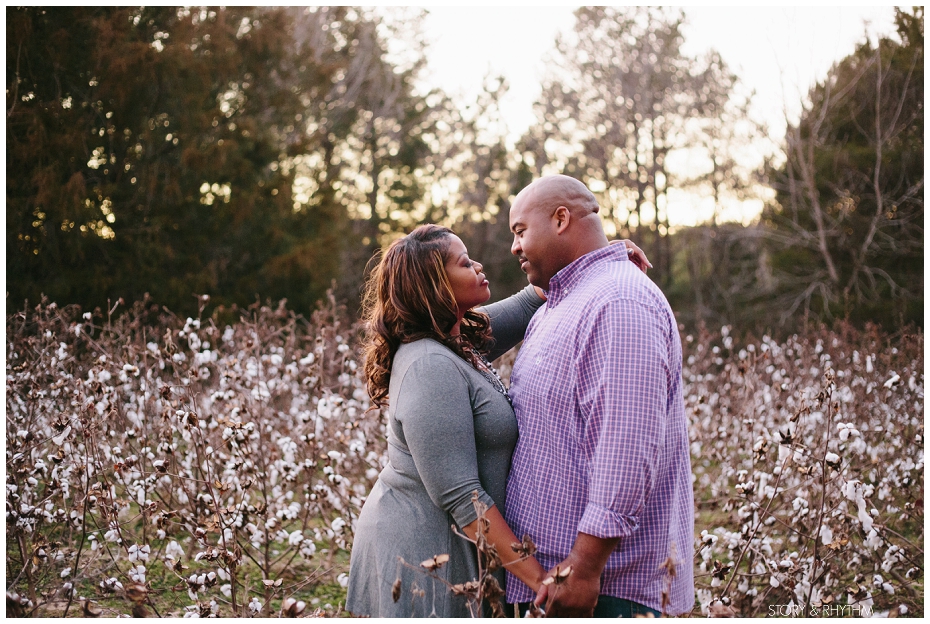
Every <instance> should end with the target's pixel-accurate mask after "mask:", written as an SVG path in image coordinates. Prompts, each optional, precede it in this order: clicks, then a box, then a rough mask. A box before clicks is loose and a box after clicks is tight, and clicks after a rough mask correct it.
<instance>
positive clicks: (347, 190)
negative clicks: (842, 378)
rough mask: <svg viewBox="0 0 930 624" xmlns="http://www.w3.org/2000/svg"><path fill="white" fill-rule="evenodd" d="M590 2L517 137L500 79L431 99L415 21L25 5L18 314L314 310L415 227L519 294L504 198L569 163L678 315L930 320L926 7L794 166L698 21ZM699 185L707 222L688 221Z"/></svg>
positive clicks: (350, 291)
mask: <svg viewBox="0 0 930 624" xmlns="http://www.w3.org/2000/svg"><path fill="white" fill-rule="evenodd" d="M576 16H577V23H576V26H575V32H574V33H572V34H571V36H569V37H565V38H563V39H560V40H559V41H557V42H556V46H555V50H554V53H553V60H552V63H551V64H550V67H551V69H550V72H549V75H548V76H547V77H546V79H545V82H544V84H543V85H542V87H543V90H542V94H541V96H540V98H539V101H538V103H537V104H536V113H537V123H536V124H535V125H534V126H533V127H531V128H530V129H529V130H528V131H527V132H526V133H525V135H524V136H523V137H522V138H521V139H520V140H519V141H518V142H517V144H516V145H515V146H513V147H509V146H508V145H507V143H506V141H505V138H504V136H505V133H504V130H503V128H504V126H505V123H506V120H505V119H502V116H501V113H500V109H499V106H498V104H499V102H500V99H501V97H502V95H503V94H504V93H506V90H507V85H506V83H505V82H504V81H503V80H501V79H499V78H495V77H493V76H489V77H488V79H487V81H486V84H485V89H484V91H483V92H482V93H481V94H480V95H479V96H478V97H477V98H476V99H474V100H473V101H470V102H458V101H454V100H453V99H452V98H450V97H449V96H447V95H446V94H444V93H442V92H440V91H438V90H431V91H424V90H423V88H422V85H421V83H420V82H419V80H418V78H419V76H420V74H421V72H422V70H423V69H424V67H425V65H426V54H427V50H426V45H425V38H424V36H423V33H422V31H421V26H422V18H423V14H422V12H421V11H418V10H414V9H405V10H403V11H400V12H393V13H387V14H385V13H378V12H376V11H375V10H368V9H358V8H350V7H314V8H248V7H227V8H216V9H200V8H190V9H178V8H169V7H149V8H120V7H60V8H58V7H56V8H51V7H26V8H8V9H7V44H6V45H7V232H6V235H7V307H8V309H15V308H18V307H20V306H21V305H22V302H23V301H24V300H28V301H30V302H33V303H35V302H37V301H38V299H39V298H40V297H41V296H42V295H45V296H47V297H49V298H50V299H52V300H55V301H58V302H60V303H78V304H81V305H82V306H84V307H86V308H91V307H94V306H100V307H101V308H102V307H103V306H107V305H110V306H111V307H112V305H113V304H114V303H115V302H116V301H117V300H118V299H119V298H123V299H124V301H126V302H127V303H128V302H130V301H134V300H138V299H141V298H142V297H143V296H144V294H145V293H149V295H150V296H151V298H152V300H153V301H155V302H157V303H159V304H162V305H165V306H167V307H168V308H170V309H172V310H175V311H177V312H179V313H192V312H193V311H196V310H197V309H198V306H199V305H200V304H201V303H202V300H198V299H197V296H199V295H205V294H206V295H210V297H211V300H210V311H212V310H214V309H226V310H228V309H230V308H231V307H232V306H234V305H238V306H244V305H248V304H250V303H252V302H254V301H256V299H259V300H263V301H264V300H272V301H276V300H279V299H282V298H286V299H287V300H288V306H289V307H291V308H294V309H296V310H298V311H300V312H304V313H306V312H309V311H310V310H312V309H313V308H314V306H315V303H316V301H317V300H319V299H320V298H321V297H322V296H323V295H324V293H325V291H326V290H327V289H328V288H330V287H331V286H332V284H333V283H335V284H336V292H337V296H338V297H339V298H341V299H344V300H346V301H349V302H350V308H351V307H352V302H353V301H356V300H357V297H358V292H359V287H360V285H361V282H362V278H363V274H364V268H365V265H366V263H367V262H368V260H369V259H370V258H371V257H372V255H373V254H374V253H375V252H376V251H377V249H379V248H380V247H381V246H382V245H384V244H385V243H387V242H389V241H390V240H392V239H393V238H394V237H396V236H398V235H400V234H401V233H403V232H406V231H409V229H411V228H412V227H414V226H415V225H417V224H419V223H423V222H439V223H443V224H446V225H449V226H451V227H453V228H454V229H456V231H458V232H460V233H461V234H462V237H463V239H464V240H465V242H466V244H467V245H468V246H469V249H470V251H471V253H472V255H473V256H474V257H476V258H479V259H481V260H482V262H483V263H484V264H485V266H486V270H487V272H488V275H489V278H490V279H491V280H492V284H493V290H494V294H495V296H504V295H506V294H509V293H510V292H513V291H514V290H516V289H517V288H519V287H520V286H521V285H522V284H523V283H525V276H524V275H523V274H522V273H521V272H520V271H519V268H518V266H517V264H516V262H515V261H514V260H513V258H512V257H511V256H510V254H509V247H510V234H509V232H508V228H507V211H508V208H509V199H510V198H511V197H512V196H513V194H514V193H515V192H516V191H518V190H519V189H520V188H522V187H523V186H525V185H526V184H527V183H529V182H530V181H531V180H532V179H533V178H535V177H537V176H539V175H542V174H546V173H555V172H563V173H566V174H569V175H573V176H576V177H578V178H580V179H582V180H583V181H584V182H586V183H587V184H588V185H589V187H590V188H591V189H592V190H593V191H595V193H596V194H597V195H598V198H599V200H600V202H601V205H602V207H603V214H604V217H605V225H606V226H607V228H608V230H609V231H610V232H611V233H612V234H615V235H617V236H625V237H627V236H628V237H632V238H634V239H635V240H636V241H637V242H638V243H640V244H641V245H642V246H643V247H644V248H645V249H646V251H647V253H648V254H649V256H650V258H651V259H652V260H653V264H654V265H655V266H656V269H655V271H654V272H653V277H654V279H656V281H658V282H659V283H660V284H661V285H662V287H663V288H664V289H665V291H666V292H667V293H668V294H669V297H670V299H671V300H672V303H673V307H675V309H676V312H677V313H678V314H679V317H680V318H681V319H682V321H684V322H686V323H689V324H693V323H699V322H702V321H703V322H707V323H712V324H718V323H719V324H724V323H726V324H735V325H737V326H745V327H761V326H775V325H778V326H782V327H791V326H793V325H794V324H796V323H797V321H798V320H799V319H803V318H819V319H824V320H829V319H831V318H837V317H840V318H849V319H852V320H854V321H857V322H863V321H867V320H872V321H877V322H880V323H882V324H885V325H886V326H887V325H891V326H895V325H898V324H901V323H906V322H916V323H918V324H919V323H921V319H922V315H923V246H922V244H923V229H922V228H923V79H922V77H923V9H922V8H916V9H914V10H913V11H912V12H906V11H901V10H898V11H897V23H898V34H897V37H896V38H886V39H882V40H881V41H879V42H878V44H877V45H876V46H872V45H871V44H869V43H868V42H864V43H863V44H862V45H860V46H859V48H857V50H856V51H855V52H854V53H853V54H852V55H850V56H849V57H847V58H846V59H843V60H842V61H840V62H839V63H838V64H837V65H836V66H835V67H834V68H833V69H832V70H831V72H830V74H829V75H828V77H827V79H826V80H825V81H824V82H823V83H822V84H819V85H817V86H815V88H814V89H813V90H812V91H811V93H810V95H809V98H808V100H807V101H806V102H805V104H804V111H803V113H802V115H801V120H800V123H798V124H796V125H794V126H790V127H789V128H788V132H787V135H786V137H785V139H784V143H783V145H782V148H781V151H782V154H781V155H775V156H773V157H769V158H766V159H764V160H760V161H759V163H758V166H755V165H753V166H749V167H747V166H746V165H745V164H742V163H744V162H745V158H741V157H740V153H741V152H745V151H746V150H748V149H753V146H755V145H757V144H758V142H759V140H760V139H761V138H762V137H763V130H762V129H761V128H760V127H759V126H758V125H757V124H755V123H753V121H752V119H751V116H750V114H749V105H750V101H751V97H750V94H748V93H747V92H746V89H745V88H744V87H743V86H742V85H740V84H739V81H738V79H737V78H736V77H735V75H733V74H732V72H731V71H730V70H729V69H728V68H727V66H726V64H725V63H724V62H723V60H722V59H721V58H720V57H719V55H717V54H715V53H709V54H707V55H706V56H703V57H700V58H695V57H691V56H688V55H687V54H685V53H684V52H683V51H682V49H681V47H682V43H683V38H682V32H681V30H682V23H683V20H684V15H683V14H681V13H680V12H677V11H671V10H667V9H655V8H645V7H631V8H623V9H614V8H605V7H597V8H581V9H578V11H577V12H576ZM389 42H392V45H391V46H389ZM399 43H402V44H403V45H402V47H401V49H400V50H399V51H398V49H397V46H398V44H399ZM682 155H687V156H688V160H689V162H691V163H692V166H691V167H690V168H688V169H685V168H683V167H682V166H681V164H680V162H681V160H682ZM695 162H696V163H700V164H699V165H697V166H693V163H695ZM766 189H774V190H775V193H774V199H772V198H771V195H772V193H771V192H770V191H769V192H768V193H767V192H766ZM686 192H687V193H693V194H697V195H700V196H703V197H706V198H710V201H712V204H713V206H714V211H713V215H712V216H711V218H710V219H709V220H708V221H707V223H706V224H705V225H702V226H700V227H696V228H679V229H677V230H676V229H675V228H674V227H673V226H674V224H673V223H670V220H669V199H670V195H672V196H674V195H676V194H678V196H680V194H681V193H686ZM750 198H757V199H765V198H768V199H766V201H767V203H766V208H765V211H764V213H763V215H762V217H761V219H760V220H759V221H758V222H757V223H755V224H753V225H751V226H749V227H743V226H741V225H735V224H733V223H727V222H723V221H721V219H719V218H718V213H720V212H722V211H723V207H724V206H725V205H728V204H731V203H732V202H735V201H742V200H746V199H750Z"/></svg>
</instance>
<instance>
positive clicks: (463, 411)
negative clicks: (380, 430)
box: [394, 353, 494, 527]
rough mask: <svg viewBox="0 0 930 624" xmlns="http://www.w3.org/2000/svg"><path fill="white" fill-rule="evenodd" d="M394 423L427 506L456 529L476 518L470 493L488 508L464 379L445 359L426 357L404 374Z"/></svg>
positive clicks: (489, 498)
mask: <svg viewBox="0 0 930 624" xmlns="http://www.w3.org/2000/svg"><path fill="white" fill-rule="evenodd" d="M394 417H395V419H397V420H398V422H400V424H401V426H402V427H403V434H404V438H405V440H406V444H407V448H408V449H409V451H410V455H411V456H412V457H413V462H414V464H415V465H416V469H417V473H418V474H419V475H420V479H421V481H422V482H423V485H424V487H425V488H426V492H427V494H428V495H429V497H430V500H432V501H433V503H434V504H435V505H436V506H437V507H440V508H441V509H443V510H445V511H446V512H448V513H449V514H451V515H452V517H453V518H454V519H455V522H456V523H457V524H458V525H459V527H464V526H466V525H468V524H471V523H472V522H474V521H475V519H476V518H477V517H478V516H477V513H476V512H475V508H474V505H473V504H472V502H471V495H472V492H474V491H476V490H477V492H478V498H479V500H480V501H481V502H483V503H484V504H485V505H487V506H488V507H489V508H490V507H491V506H493V505H494V501H493V500H492V499H491V497H490V496H489V495H488V494H487V492H485V491H484V488H483V487H482V485H481V481H480V479H479V477H478V452H477V449H476V447H475V419H474V415H473V412H472V408H471V400H470V391H469V385H468V380H467V379H466V378H465V376H464V374H463V372H462V371H461V370H460V369H459V368H458V367H457V366H456V365H455V364H454V363H453V362H452V360H451V359H450V358H449V356H446V355H443V354H439V353H431V354H428V355H424V356H423V357H421V358H419V359H417V360H416V361H415V362H413V363H412V364H411V365H410V368H409V369H408V370H407V372H406V374H405V376H404V381H403V383H402V385H401V388H400V391H399V392H398V396H397V407H396V409H395V411H394Z"/></svg>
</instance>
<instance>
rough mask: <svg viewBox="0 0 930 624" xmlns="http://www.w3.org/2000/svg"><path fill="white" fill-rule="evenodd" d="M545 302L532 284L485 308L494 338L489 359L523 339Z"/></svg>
mask: <svg viewBox="0 0 930 624" xmlns="http://www.w3.org/2000/svg"><path fill="white" fill-rule="evenodd" d="M544 303H545V300H543V299H540V298H539V295H537V294H536V290H535V289H534V288H533V286H532V284H530V285H528V286H527V287H526V288H524V289H523V290H521V291H520V292H518V293H516V294H514V295H511V296H510V297H507V298H506V299H503V300H501V301H498V302H497V303H492V304H491V305H489V306H485V307H484V308H483V309H484V312H485V313H486V314H487V315H488V316H489V317H490V319H491V335H492V336H493V338H494V346H493V347H492V348H491V353H490V355H489V356H488V359H489V360H495V359H497V358H499V357H500V356H502V355H503V354H505V353H507V351H509V350H510V349H512V348H513V347H514V346H516V344H517V343H518V342H520V341H521V340H523V337H524V336H525V335H526V328H527V326H528V325H529V324H530V319H532V318H533V314H535V313H536V310H538V309H539V308H540V307H541V306H542V304H544Z"/></svg>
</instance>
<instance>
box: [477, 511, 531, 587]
mask: <svg viewBox="0 0 930 624" xmlns="http://www.w3.org/2000/svg"><path fill="white" fill-rule="evenodd" d="M485 518H487V520H488V523H489V525H490V527H489V528H488V532H487V535H486V536H485V537H486V538H487V540H488V543H489V544H491V545H492V546H494V548H496V549H497V554H498V555H500V558H501V561H503V562H504V565H505V566H507V569H508V570H509V571H510V573H511V574H513V575H514V576H516V577H517V578H518V579H520V580H521V581H523V582H524V583H525V584H526V585H527V586H528V587H529V588H530V589H532V590H533V591H534V592H538V591H539V587H540V584H541V583H542V581H543V579H544V578H545V577H546V570H545V569H544V568H543V567H542V566H541V565H540V564H539V562H538V561H536V557H527V558H525V559H523V560H522V561H520V557H521V555H520V553H516V552H514V550H513V548H511V544H515V543H519V542H520V540H519V539H517V536H516V535H514V534H513V531H511V530H510V527H509V526H508V525H507V521H506V520H504V516H503V515H501V512H500V511H499V510H498V509H497V505H494V506H492V507H490V508H489V509H488V511H487V512H486V513H485ZM478 522H480V520H475V521H474V522H472V523H471V524H469V525H467V526H464V527H462V530H463V531H465V535H467V536H468V537H470V538H471V539H476V537H477V535H478Z"/></svg>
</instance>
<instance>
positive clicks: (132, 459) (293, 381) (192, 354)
mask: <svg viewBox="0 0 930 624" xmlns="http://www.w3.org/2000/svg"><path fill="white" fill-rule="evenodd" d="M343 319H344V317H342V316H340V313H339V312H338V311H337V310H336V309H335V308H334V307H333V308H330V309H328V310H322V311H321V312H319V313H317V315H315V316H314V318H312V319H310V320H303V319H300V318H298V317H295V316H294V315H293V314H290V313H287V312H286V311H285V310H283V308H278V309H274V308H267V307H260V308H256V309H253V311H252V313H251V314H250V315H249V316H248V317H247V318H244V319H243V320H241V321H240V322H238V323H235V324H231V325H229V326H220V325H217V324H216V323H215V322H214V321H213V320H211V319H203V318H187V319H186V320H184V319H178V318H176V317H173V316H171V315H166V314H162V313H161V312H160V311H158V310H157V309H154V308H148V307H147V306H145V305H143V304H142V303H140V304H137V305H136V306H135V307H134V308H133V309H132V310H131V311H130V312H127V313H126V314H125V315H124V316H122V317H117V316H114V315H107V314H106V313H103V314H101V313H100V311H96V312H93V313H80V312H79V311H77V310H76V309H75V308H73V307H72V308H65V309H61V308H59V307H58V306H56V305H55V304H47V305H45V304H43V305H41V306H39V307H37V308H36V309H35V310H30V311H27V312H24V313H22V314H21V315H20V316H19V317H17V318H12V317H11V318H10V319H8V330H9V331H8V332H7V341H8V342H7V349H8V353H9V355H10V359H9V367H8V375H7V413H8V418H9V422H10V423H11V426H8V428H7V448H8V455H7V461H8V466H11V465H12V466H14V469H13V470H11V471H8V472H9V474H8V479H7V500H8V505H7V525H8V539H10V538H11V537H13V538H16V541H15V542H13V543H16V544H17V545H18V547H19V549H20V551H21V552H20V553H19V558H18V561H19V564H18V565H19V566H20V568H19V569H20V570H24V569H25V568H24V566H23V563H24V562H25V561H27V560H28V561H30V566H31V568H32V569H33V570H36V569H38V570H43V571H44V570H49V571H50V572H53V574H52V576H49V575H47V574H45V573H44V572H43V574H42V576H41V577H39V576H36V575H35V574H32V573H29V572H30V571H29V570H26V571H25V572H20V573H19V577H18V578H17V579H14V580H15V582H16V583H18V584H19V585H23V587H24V590H25V591H24V592H20V593H19V594H17V595H18V596H19V595H27V596H33V595H34V596H36V597H38V595H39V593H43V592H44V593H43V595H46V596H49V599H51V598H52V597H54V595H53V593H50V592H49V591H48V587H46V586H45V585H46V584H47V583H48V582H50V581H49V579H57V582H58V583H59V592H58V594H55V595H65V594H64V593H62V592H64V591H65V590H70V589H71V588H72V587H73V583H74V581H73V580H72V579H91V578H93V577H94V576H95V575H101V576H99V577H98V578H97V579H96V581H95V585H96V586H97V588H98V592H99V594H98V595H96V596H91V597H86V596H85V597H80V596H73V600H71V601H70V602H69V603H68V604H67V606H66V610H69V611H70V612H71V613H74V612H75V610H78V611H77V612H78V613H80V610H81V609H83V610H85V615H88V614H90V615H93V614H94V613H96V612H97V611H98V610H99V609H100V605H99V604H97V603H96V602H95V601H96V600H100V599H103V597H104V596H116V597H122V598H123V599H125V601H126V605H127V610H130V609H135V611H133V613H137V612H142V611H138V610H139V609H140V608H145V609H148V610H151V609H154V608H155V605H154V603H152V602H151V601H150V600H149V598H148V595H149V591H150V587H151V584H152V583H153V582H154V581H155V580H156V579H158V580H160V581H162V582H163V581H165V580H167V582H169V583H175V584H182V585H183V586H185V587H186V590H187V591H188V592H189V593H188V594H186V595H185V600H190V601H192V602H195V604H190V603H186V604H184V603H183V601H182V602H177V601H179V600H181V599H180V597H178V598H177V599H176V604H175V607H176V609H177V610H178V611H177V612H182V611H183V612H184V613H185V615H186V616H188V617H191V616H199V617H211V616H217V615H220V616H224V615H225V616H228V615H233V614H238V615H249V614H251V613H253V610H252V609H250V608H249V605H250V604H251V605H254V604H256V596H254V595H252V594H254V593H255V592H256V591H257V592H258V594H257V602H258V603H260V604H261V605H265V606H266V608H267V605H268V604H269V601H272V600H273V601H280V600H282V599H283V598H286V596H285V593H286V592H287V591H291V590H290V589H286V588H287V587H288V586H286V585H285V586H284V588H285V589H282V586H281V585H277V586H275V585H272V586H271V587H270V588H268V587H264V586H262V587H260V588H258V589H256V588H255V587H252V586H250V585H249V584H248V582H247V578H248V576H249V575H250V574H252V572H250V571H249V570H250V568H252V567H255V566H257V567H259V568H260V572H261V574H262V576H264V577H266V578H274V579H280V578H281V577H282V576H287V575H290V574H293V566H294V565H296V563H295V562H299V564H300V565H302V566H304V568H302V570H305V571H304V572H301V574H303V575H305V576H304V578H307V579H309V582H311V583H316V582H322V581H327V579H328V582H332V583H334V584H336V585H339V584H340V583H341V582H342V581H341V579H340V578H337V577H338V576H339V571H335V572H330V570H329V568H327V567H325V566H324V565H323V564H324V560H322V559H321V553H322V554H323V555H325V556H326V557H327V558H328V557H329V556H330V554H329V553H333V552H335V551H337V550H339V549H344V548H348V547H349V545H350V544H351V528H352V526H353V525H354V520H355V517H356V515H357V513H358V511H359V509H360V506H361V502H362V500H363V497H364V496H365V495H366V494H367V492H368V490H369V489H370V487H371V485H372V484H373V481H374V479H373V478H372V476H371V471H372V468H373V466H377V467H379V468H380V462H381V461H383V453H384V449H383V448H382V447H381V446H379V444H381V442H380V441H381V440H383V434H384V429H383V427H384V425H383V421H382V419H381V418H380V413H379V412H376V411H371V410H369V407H370V405H369V403H368V400H367V395H366V393H365V391H364V388H365V384H364V380H362V379H361V378H360V376H359V375H360V370H361V367H360V366H359V365H358V362H357V361H356V359H355V358H356V355H355V347H353V346H352V344H354V342H353V340H354V338H353V336H354V335H355V332H356V331H357V330H356V328H355V327H353V326H352V325H351V324H350V323H348V322H346V321H344V320H343ZM17 321H18V323H19V324H18V325H17V324H16V323H17ZM11 323H12V325H10V324H11ZM11 327H12V328H13V329H10V328H11ZM14 369H15V370H14ZM37 380H41V383H39V382H37ZM321 403H322V410H318V409H317V408H318V406H320V404H321ZM321 412H322V413H321ZM372 441H374V442H375V444H374V445H373V446H372ZM334 458H335V459H334ZM375 476H376V475H375ZM334 527H335V529H336V530H334ZM62 528H64V533H62ZM11 531H15V533H11ZM53 535H54V536H55V537H54V539H52V537H51V536H53ZM20 538H21V539H20ZM104 562H111V563H110V564H108V565H107V566H104V565H103V563H104ZM11 565H13V569H15V566H16V565H17V564H16V563H15V562H13V563H12V564H11ZM8 569H11V568H8ZM103 569H106V570H108V574H107V575H106V576H102V572H101V570H103ZM66 571H67V574H64V572H66ZM306 575H309V576H306ZM14 576H15V575H14ZM43 579H44V580H43ZM171 579H174V580H173V581H172V580H171ZM306 585H307V583H306V582H305V583H303V585H301V587H302V586H306ZM311 587H312V585H311ZM178 596H180V594H179V595H178ZM297 602H300V601H296V602H294V604H295V605H296V604H297ZM27 603H28V604H29V605H30V606H29V608H30V609H33V610H39V611H37V612H40V610H41V609H43V608H45V605H44V604H43V601H41V600H31V601H29V600H28V599H27V600H24V601H22V604H24V605H25V604H27ZM17 604H19V603H17ZM301 604H302V605H303V606H304V607H305V606H306V602H305V601H304V602H301ZM106 609H107V608H104V612H108V611H107V610H106ZM291 610H292V611H294V610H296V607H294V608H293V609H291ZM300 610H301V611H302V610H303V609H300ZM109 613H111V614H112V615H118V614H119V613H123V611H112V608H111V611H109Z"/></svg>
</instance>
